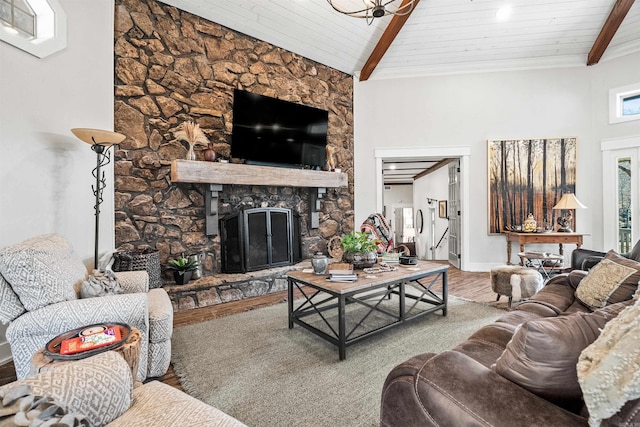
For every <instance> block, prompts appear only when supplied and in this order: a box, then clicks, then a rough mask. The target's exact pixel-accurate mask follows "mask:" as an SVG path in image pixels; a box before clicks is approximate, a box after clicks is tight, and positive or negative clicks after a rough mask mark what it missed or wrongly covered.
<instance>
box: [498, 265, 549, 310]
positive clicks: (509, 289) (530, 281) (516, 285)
mask: <svg viewBox="0 0 640 427" xmlns="http://www.w3.org/2000/svg"><path fill="white" fill-rule="evenodd" d="M543 284H544V281H543V280H542V275H541V274H540V273H539V272H538V271H536V270H535V269H533V268H528V267H521V266H519V265H503V266H500V267H496V268H492V269H491V289H492V290H493V292H495V293H496V294H498V297H497V298H496V301H499V300H500V296H502V295H505V296H507V297H509V303H508V307H509V308H511V301H512V300H513V296H514V293H515V294H516V296H517V295H518V294H519V298H518V299H522V298H529V297H531V296H533V295H534V294H535V293H536V292H538V291H539V290H540V289H542V286H543Z"/></svg>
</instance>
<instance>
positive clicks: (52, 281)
mask: <svg viewBox="0 0 640 427" xmlns="http://www.w3.org/2000/svg"><path fill="white" fill-rule="evenodd" d="M0 274H2V276H3V277H4V278H5V280H6V281H7V282H9V283H10V284H11V287H12V289H13V291H14V292H15V293H16V294H17V295H18V297H19V298H20V302H22V304H23V305H24V308H25V309H26V310H27V311H33V310H37V309H38V308H41V307H45V306H47V305H50V304H54V303H57V302H61V301H68V300H72V299H76V298H77V294H76V289H75V286H76V285H78V286H79V285H80V284H81V283H82V280H84V278H85V276H86V274H87V270H86V268H85V267H84V264H82V261H81V260H80V258H79V257H78V256H77V255H76V254H75V252H74V250H73V247H72V246H71V244H70V243H69V242H68V241H67V240H65V239H64V238H63V237H62V236H60V235H57V234H48V235H44V236H38V237H34V238H31V239H28V240H25V241H24V242H22V243H19V244H16V245H13V246H8V247H6V248H4V249H2V250H0Z"/></svg>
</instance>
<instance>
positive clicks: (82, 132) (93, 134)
mask: <svg viewBox="0 0 640 427" xmlns="http://www.w3.org/2000/svg"><path fill="white" fill-rule="evenodd" d="M71 132H72V133H73V134H74V135H75V136H76V137H78V139H80V140H81V141H84V142H86V143H87V144H89V145H91V149H92V150H93V151H94V152H95V153H96V167H95V168H94V169H93V171H92V174H93V176H94V178H95V179H96V183H95V186H94V185H92V186H91V189H92V190H93V195H94V196H95V197H96V204H95V205H94V206H93V210H94V211H95V217H96V229H95V247H94V252H93V256H94V258H93V268H94V269H96V270H97V269H98V237H99V234H100V204H101V203H102V192H103V191H104V189H105V187H106V186H107V178H106V177H105V175H104V171H103V170H101V168H102V167H103V166H106V165H108V164H109V162H110V161H111V154H110V153H109V149H110V148H111V147H112V146H114V145H118V144H120V143H121V142H122V141H124V139H125V138H126V136H124V135H123V134H121V133H117V132H111V131H108V130H100V129H86V128H75V129H71Z"/></svg>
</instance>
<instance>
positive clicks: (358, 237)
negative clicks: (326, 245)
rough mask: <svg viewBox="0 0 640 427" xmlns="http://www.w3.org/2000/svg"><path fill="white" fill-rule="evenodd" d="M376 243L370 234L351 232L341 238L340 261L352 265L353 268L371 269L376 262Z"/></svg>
mask: <svg viewBox="0 0 640 427" xmlns="http://www.w3.org/2000/svg"><path fill="white" fill-rule="evenodd" d="M377 243H378V242H377V241H376V240H375V239H373V238H372V236H371V234H370V233H365V232H362V231H352V232H351V233H349V234H347V235H345V236H344V237H343V238H342V242H341V245H342V249H343V250H344V253H343V255H342V260H343V261H344V262H348V263H349V264H353V268H367V267H371V266H373V265H374V264H375V263H376V262H378V246H377Z"/></svg>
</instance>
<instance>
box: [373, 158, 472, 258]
mask: <svg viewBox="0 0 640 427" xmlns="http://www.w3.org/2000/svg"><path fill="white" fill-rule="evenodd" d="M470 154H471V147H470V146H457V147H432V148H398V149H377V150H375V153H374V155H375V162H376V210H377V211H378V212H384V195H383V194H384V179H383V163H384V161H387V160H393V159H402V160H403V161H408V160H412V159H413V160H424V159H432V160H433V159H445V158H456V159H458V161H459V164H460V176H459V183H460V189H459V195H460V199H459V200H460V206H459V209H458V210H459V221H460V226H459V230H458V236H457V240H458V245H459V253H460V258H459V260H460V264H459V268H460V269H462V270H464V269H465V268H466V265H467V264H468V262H469V261H468V256H469V255H468V254H469V245H470V242H469V236H468V233H466V230H468V229H469V215H468V210H469V181H470V177H469V175H468V173H466V171H468V170H469V161H470V159H469V158H470ZM417 196H418V195H414V199H415V197H417ZM420 196H424V195H420ZM414 211H417V210H415V207H414Z"/></svg>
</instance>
